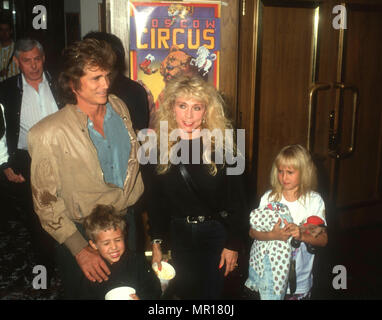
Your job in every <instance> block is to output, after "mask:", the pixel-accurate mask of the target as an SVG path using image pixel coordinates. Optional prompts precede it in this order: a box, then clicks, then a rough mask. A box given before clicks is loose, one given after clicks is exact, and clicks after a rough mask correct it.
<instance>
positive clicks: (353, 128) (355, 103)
mask: <svg viewBox="0 0 382 320" xmlns="http://www.w3.org/2000/svg"><path fill="white" fill-rule="evenodd" d="M332 87H333V88H335V89H340V90H350V91H352V92H353V114H352V126H351V136H350V145H349V146H348V148H347V149H346V151H344V152H340V151H339V150H338V149H339V148H337V146H336V150H330V146H329V155H330V156H331V157H333V158H336V159H341V158H344V157H347V156H349V155H351V154H352V153H353V152H354V143H355V132H356V120H357V109H358V95H359V93H358V89H357V87H355V86H351V85H346V84H344V83H333V84H332Z"/></svg>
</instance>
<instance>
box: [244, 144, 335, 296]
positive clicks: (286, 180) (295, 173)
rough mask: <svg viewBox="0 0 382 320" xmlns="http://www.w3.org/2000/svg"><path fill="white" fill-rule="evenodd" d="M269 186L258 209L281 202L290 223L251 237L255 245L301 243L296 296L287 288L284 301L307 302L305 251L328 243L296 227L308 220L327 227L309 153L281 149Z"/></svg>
mask: <svg viewBox="0 0 382 320" xmlns="http://www.w3.org/2000/svg"><path fill="white" fill-rule="evenodd" d="M270 182H271V190H269V191H267V192H266V193H265V194H264V195H263V196H262V198H261V200H260V205H259V209H261V208H264V207H266V206H267V205H268V204H269V203H270V202H280V203H282V204H284V205H286V206H287V207H288V209H289V211H290V214H291V216H292V219H293V223H288V222H286V221H284V223H285V226H283V227H281V225H282V221H281V220H279V221H278V222H277V223H276V224H275V225H274V227H273V230H272V231H269V232H261V231H256V230H255V229H251V230H250V236H251V237H252V238H253V239H255V240H257V241H272V240H281V241H287V240H288V239H289V238H290V237H293V238H294V239H296V240H298V241H301V245H300V246H299V247H297V248H294V249H293V251H292V258H293V259H294V261H295V267H296V289H295V292H291V290H290V286H289V287H288V289H287V294H286V296H285V299H288V300H302V299H309V298H310V295H311V288H312V285H313V275H312V268H313V261H314V254H312V253H310V252H309V251H310V250H309V249H308V247H309V246H310V245H312V246H318V247H325V246H326V244H327V242H328V237H327V234H326V232H322V233H320V234H319V235H311V234H309V233H305V232H302V230H303V229H301V228H300V227H299V226H301V225H302V224H303V223H306V222H307V219H308V218H309V217H311V216H316V217H319V218H320V219H321V220H322V221H323V222H324V223H325V224H326V222H325V203H324V201H323V200H322V198H321V196H320V195H319V194H318V193H317V192H315V191H314V190H315V188H316V184H317V175H316V168H315V165H314V163H313V161H312V159H311V156H310V154H309V152H308V151H307V150H306V149H305V148H304V147H302V146H301V145H297V144H296V145H289V146H286V147H284V148H282V149H281V151H280V152H279V154H278V155H277V156H276V158H275V160H274V162H273V165H272V169H271V176H270ZM250 261H251V260H250ZM250 270H251V262H250Z"/></svg>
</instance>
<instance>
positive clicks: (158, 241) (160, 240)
mask: <svg viewBox="0 0 382 320" xmlns="http://www.w3.org/2000/svg"><path fill="white" fill-rule="evenodd" d="M162 242H163V240H162V239H154V240H153V241H151V243H152V244H154V243H155V244H161V243H162Z"/></svg>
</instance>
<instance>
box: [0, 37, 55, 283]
mask: <svg viewBox="0 0 382 320" xmlns="http://www.w3.org/2000/svg"><path fill="white" fill-rule="evenodd" d="M13 59H14V61H15V63H16V64H17V66H18V67H19V68H20V70H21V73H20V74H18V75H16V76H13V77H11V78H9V79H7V80H5V81H3V82H2V83H1V84H0V103H2V104H3V106H4V109H5V110H4V111H5V112H4V113H5V122H6V135H5V136H6V142H7V148H8V159H7V161H5V162H3V163H2V164H1V165H0V187H1V192H2V193H3V195H6V196H7V198H8V199H13V201H12V202H13V203H11V204H10V203H7V204H6V205H7V210H10V211H14V212H15V214H16V211H19V212H21V214H22V217H23V216H25V217H24V218H25V220H26V222H27V227H28V229H29V231H30V232H31V242H32V248H33V251H34V254H35V257H36V262H37V264H40V265H44V266H45V267H46V268H47V270H48V277H49V275H50V274H51V273H52V272H51V271H52V270H51V269H50V268H53V259H52V252H53V245H54V242H53V240H52V239H51V238H50V237H49V235H48V234H47V233H46V232H45V231H44V230H43V229H42V228H41V225H40V223H39V221H38V217H37V215H36V214H35V213H34V210H33V200H32V192H31V187H30V165H31V159H30V156H29V154H28V145H27V134H28V132H29V129H30V128H31V127H32V126H33V125H34V124H36V123H37V122H39V121H40V120H41V119H43V118H45V117H46V116H47V115H49V114H52V113H54V112H56V111H57V110H58V106H57V103H56V99H55V97H54V94H53V93H54V92H55V90H54V86H53V84H52V81H51V79H50V76H49V74H48V73H47V72H45V71H44V63H45V54H44V49H43V47H42V45H41V44H40V43H39V42H38V41H36V40H33V39H20V40H18V41H17V42H16V44H15V53H14V58H13ZM48 279H49V278H48Z"/></svg>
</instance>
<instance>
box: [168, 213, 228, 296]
mask: <svg viewBox="0 0 382 320" xmlns="http://www.w3.org/2000/svg"><path fill="white" fill-rule="evenodd" d="M225 239H226V232H225V228H224V226H223V225H222V224H221V223H220V222H218V221H216V220H211V221H206V222H203V223H195V224H194V223H187V222H186V220H185V219H173V220H172V222H171V257H172V260H173V265H174V268H175V270H176V277H175V279H174V281H173V284H172V285H173V290H174V294H175V295H176V296H177V297H178V298H180V299H202V300H207V299H219V298H220V297H221V294H222V291H223V285H224V270H225V266H223V267H222V268H221V269H219V262H220V258H221V253H222V251H223V249H224V244H225Z"/></svg>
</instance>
